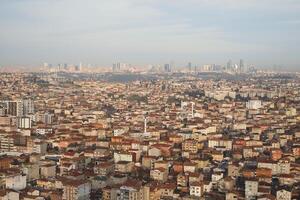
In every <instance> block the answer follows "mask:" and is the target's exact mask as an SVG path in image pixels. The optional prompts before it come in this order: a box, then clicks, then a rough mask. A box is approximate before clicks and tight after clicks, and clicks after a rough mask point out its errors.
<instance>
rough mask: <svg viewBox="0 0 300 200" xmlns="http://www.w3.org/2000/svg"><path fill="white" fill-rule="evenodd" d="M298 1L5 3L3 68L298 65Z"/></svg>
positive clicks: (0, 61)
mask: <svg viewBox="0 0 300 200" xmlns="http://www.w3.org/2000/svg"><path fill="white" fill-rule="evenodd" d="M299 10H300V2H299V1H295V0H288V1H284V3H282V1H278V0H275V1H270V0H264V1H256V0H255V1H248V0H246V1H242V2H241V1H236V0H223V1H221V0H213V1H207V0H200V1H194V0H188V1H184V2H182V1H178V0H175V1H172V2H170V1H157V0H152V1H150V0H147V1H143V2H141V1H136V0H122V1H118V0H113V1H109V2H107V1H105V2H103V1H94V0H91V1H89V2H83V1H77V0H75V1H74V0H73V1H68V0H62V1H48V0H44V1H35V0H28V1H15V0H12V1H4V2H2V3H1V7H0V13H1V14H0V16H1V18H0V27H1V32H0V36H1V37H0V44H1V45H0V66H9V67H13V66H25V67H29V66H34V67H36V66H40V65H42V63H43V62H49V63H65V62H67V63H80V62H84V63H92V64H95V65H97V66H107V67H110V66H112V63H115V62H118V61H121V62H126V63H133V64H134V65H140V66H145V65H147V64H162V65H163V64H164V63H168V62H169V61H174V63H176V65H178V66H186V64H187V63H188V62H191V63H193V64H198V65H204V64H207V63H217V64H222V65H223V64H226V62H227V61H228V60H229V59H230V58H231V59H232V60H234V61H236V62H238V60H239V59H240V58H242V59H243V60H245V61H246V62H247V63H248V64H251V65H255V66H257V67H264V68H266V67H268V68H272V67H273V66H274V65H278V66H283V67H281V70H283V68H284V69H288V70H298V69H299V65H298V64H299V63H300V59H299V57H298V56H297V52H299V50H300V49H299V48H300V47H299V46H298V45H297V44H299V42H300V39H299V37H298V35H299V31H300V28H299V26H298V25H299V23H300V20H299V19H300V14H299V13H300V12H299Z"/></svg>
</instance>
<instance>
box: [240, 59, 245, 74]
mask: <svg viewBox="0 0 300 200" xmlns="http://www.w3.org/2000/svg"><path fill="white" fill-rule="evenodd" d="M240 72H241V73H243V72H245V64H244V60H242V59H240Z"/></svg>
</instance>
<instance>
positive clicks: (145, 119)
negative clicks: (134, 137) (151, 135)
mask: <svg viewBox="0 0 300 200" xmlns="http://www.w3.org/2000/svg"><path fill="white" fill-rule="evenodd" d="M144 133H147V117H146V116H144Z"/></svg>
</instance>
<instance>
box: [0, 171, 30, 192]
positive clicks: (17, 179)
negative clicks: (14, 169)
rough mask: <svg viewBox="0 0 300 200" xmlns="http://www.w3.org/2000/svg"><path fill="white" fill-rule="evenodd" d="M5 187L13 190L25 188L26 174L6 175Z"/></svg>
mask: <svg viewBox="0 0 300 200" xmlns="http://www.w3.org/2000/svg"><path fill="white" fill-rule="evenodd" d="M5 187H6V188H7V189H12V190H17V191H18V190H23V189H25V188H26V175H25V174H20V173H17V174H10V175H8V176H6V177H5Z"/></svg>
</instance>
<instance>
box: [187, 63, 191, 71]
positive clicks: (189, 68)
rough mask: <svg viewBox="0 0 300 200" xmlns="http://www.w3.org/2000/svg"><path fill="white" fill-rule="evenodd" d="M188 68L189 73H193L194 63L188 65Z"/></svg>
mask: <svg viewBox="0 0 300 200" xmlns="http://www.w3.org/2000/svg"><path fill="white" fill-rule="evenodd" d="M187 67H188V71H189V72H190V71H192V63H191V62H189V63H188V66H187Z"/></svg>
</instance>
